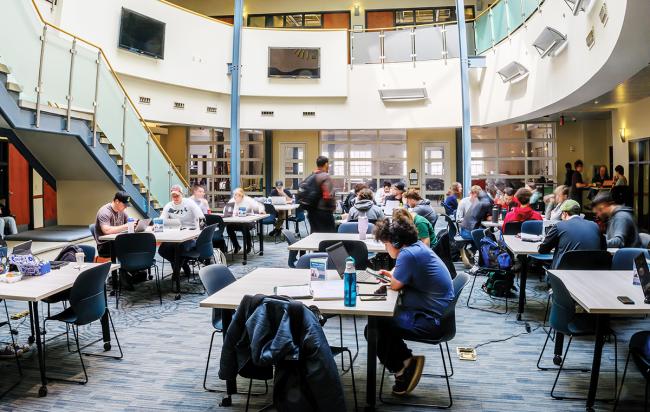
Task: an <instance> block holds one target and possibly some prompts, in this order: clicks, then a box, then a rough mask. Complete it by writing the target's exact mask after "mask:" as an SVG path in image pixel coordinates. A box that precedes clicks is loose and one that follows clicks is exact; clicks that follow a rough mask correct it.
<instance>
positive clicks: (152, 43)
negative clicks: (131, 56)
mask: <svg viewBox="0 0 650 412" xmlns="http://www.w3.org/2000/svg"><path fill="white" fill-rule="evenodd" d="M118 46H119V47H120V48H122V49H125V50H128V51H130V52H133V53H138V54H143V55H145V56H149V57H153V58H156V59H163V58H164V56H165V23H163V22H161V21H158V20H155V19H152V18H151V17H147V16H144V15H142V14H140V13H136V12H134V11H133V10H129V9H125V8H122V19H121V22H120V39H119V44H118Z"/></svg>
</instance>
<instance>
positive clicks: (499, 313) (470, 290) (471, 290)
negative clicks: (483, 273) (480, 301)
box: [465, 272, 508, 315]
mask: <svg viewBox="0 0 650 412" xmlns="http://www.w3.org/2000/svg"><path fill="white" fill-rule="evenodd" d="M472 276H473V277H474V280H473V281H472V287H471V288H470V289H469V295H468V296H467V302H465V304H466V305H467V307H468V308H470V309H476V310H480V311H483V312H488V313H496V314H498V315H505V314H507V313H508V297H507V296H506V298H505V300H506V308H505V311H504V312H500V311H496V310H492V309H486V308H480V307H478V306H472V305H470V304H469V302H470V301H471V298H472V292H473V291H474V284H475V283H476V278H477V277H478V276H479V273H478V272H477V273H475V274H473V275H472ZM488 296H489V295H488Z"/></svg>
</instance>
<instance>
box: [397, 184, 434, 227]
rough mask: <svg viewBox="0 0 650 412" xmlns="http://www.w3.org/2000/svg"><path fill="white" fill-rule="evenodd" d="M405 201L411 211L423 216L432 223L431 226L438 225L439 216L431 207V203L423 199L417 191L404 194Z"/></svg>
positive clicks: (412, 190)
mask: <svg viewBox="0 0 650 412" xmlns="http://www.w3.org/2000/svg"><path fill="white" fill-rule="evenodd" d="M404 199H405V203H406V205H407V206H408V207H409V209H410V210H411V211H413V212H415V213H417V214H418V215H420V216H422V217H423V218H425V219H426V220H428V221H429V223H431V226H434V227H435V225H436V222H437V221H438V214H437V213H436V211H435V210H433V208H432V207H431V201H430V200H429V199H423V198H422V196H420V193H418V191H417V190H414V189H411V190H409V191H408V192H406V194H404Z"/></svg>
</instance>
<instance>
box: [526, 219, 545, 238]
mask: <svg viewBox="0 0 650 412" xmlns="http://www.w3.org/2000/svg"><path fill="white" fill-rule="evenodd" d="M543 230H544V222H542V221H541V220H527V221H525V222H523V223H522V224H521V233H528V234H531V235H541V234H542V231H543Z"/></svg>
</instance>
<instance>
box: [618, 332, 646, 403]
mask: <svg viewBox="0 0 650 412" xmlns="http://www.w3.org/2000/svg"><path fill="white" fill-rule="evenodd" d="M648 348H650V331H647V330H646V331H641V332H637V333H635V334H634V335H632V337H631V338H630V349H629V352H628V353H627V359H626V360H625V369H623V377H622V378H621V388H620V389H619V392H618V396H617V397H616V403H614V411H616V409H617V408H618V402H619V401H620V398H621V392H622V391H623V383H624V382H625V374H626V373H627V366H628V364H629V363H630V358H632V359H633V360H634V364H635V365H636V366H637V368H638V369H639V372H641V375H643V378H644V379H645V391H644V403H643V410H644V411H647V410H648V380H649V379H650V352H649V351H648Z"/></svg>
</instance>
